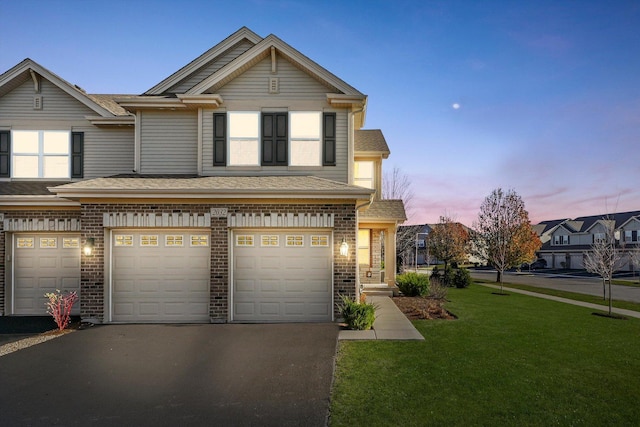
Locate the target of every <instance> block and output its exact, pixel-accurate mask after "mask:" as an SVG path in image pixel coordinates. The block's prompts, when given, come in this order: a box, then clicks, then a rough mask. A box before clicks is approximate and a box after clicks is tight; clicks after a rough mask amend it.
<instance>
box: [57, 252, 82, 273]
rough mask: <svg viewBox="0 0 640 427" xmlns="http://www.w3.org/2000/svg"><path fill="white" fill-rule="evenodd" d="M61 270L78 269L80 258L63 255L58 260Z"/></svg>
mask: <svg viewBox="0 0 640 427" xmlns="http://www.w3.org/2000/svg"><path fill="white" fill-rule="evenodd" d="M60 263H61V266H62V268H71V269H74V270H75V269H76V268H77V269H80V258H78V257H76V256H68V255H64V256H63V257H62V258H61V259H60Z"/></svg>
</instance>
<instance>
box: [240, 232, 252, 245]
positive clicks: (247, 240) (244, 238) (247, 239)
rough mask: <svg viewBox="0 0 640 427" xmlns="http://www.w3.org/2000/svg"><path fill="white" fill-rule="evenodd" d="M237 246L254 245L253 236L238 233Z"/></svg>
mask: <svg viewBox="0 0 640 427" xmlns="http://www.w3.org/2000/svg"><path fill="white" fill-rule="evenodd" d="M236 246H253V236H252V235H250V234H239V235H237V236H236Z"/></svg>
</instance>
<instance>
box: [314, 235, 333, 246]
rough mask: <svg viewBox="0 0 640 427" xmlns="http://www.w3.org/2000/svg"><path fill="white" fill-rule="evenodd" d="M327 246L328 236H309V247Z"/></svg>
mask: <svg viewBox="0 0 640 427" xmlns="http://www.w3.org/2000/svg"><path fill="white" fill-rule="evenodd" d="M327 246H329V236H311V247H316V248H319V247H322V248H326V247H327Z"/></svg>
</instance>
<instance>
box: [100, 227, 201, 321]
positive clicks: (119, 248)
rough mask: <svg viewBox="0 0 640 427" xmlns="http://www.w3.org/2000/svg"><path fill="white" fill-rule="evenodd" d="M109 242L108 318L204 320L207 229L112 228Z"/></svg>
mask: <svg viewBox="0 0 640 427" xmlns="http://www.w3.org/2000/svg"><path fill="white" fill-rule="evenodd" d="M111 241H112V258H113V266H112V273H111V274H112V295H111V298H112V313H111V320H112V321H114V322H144V323H154V322H155V323H188V322H206V321H209V281H210V280H209V277H210V247H209V233H208V232H205V231H174V230H171V231H167V230H163V231H156V230H144V231H140V230H136V231H114V232H112V236H111Z"/></svg>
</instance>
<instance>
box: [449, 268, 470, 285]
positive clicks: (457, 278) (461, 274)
mask: <svg viewBox="0 0 640 427" xmlns="http://www.w3.org/2000/svg"><path fill="white" fill-rule="evenodd" d="M470 284H471V274H469V270H467V269H466V268H459V269H458V270H457V271H456V274H455V275H454V276H453V285H454V286H455V287H456V288H468V287H469V285H470Z"/></svg>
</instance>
